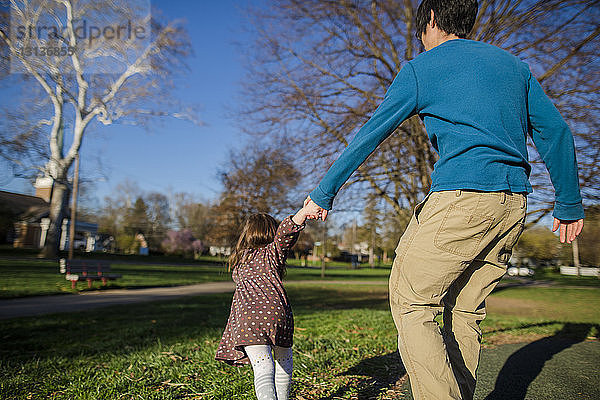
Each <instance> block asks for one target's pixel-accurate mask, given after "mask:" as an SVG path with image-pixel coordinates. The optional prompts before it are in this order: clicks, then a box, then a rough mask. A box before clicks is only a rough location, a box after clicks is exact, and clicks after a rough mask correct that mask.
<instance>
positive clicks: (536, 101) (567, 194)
mask: <svg viewBox="0 0 600 400" xmlns="http://www.w3.org/2000/svg"><path fill="white" fill-rule="evenodd" d="M528 89H529V90H528V93H527V103H528V104H527V105H528V110H529V123H530V129H531V136H532V138H533V143H534V144H535V147H536V148H537V150H538V152H539V153H540V156H541V157H542V160H544V164H545V165H546V168H547V169H548V172H549V173H550V179H551V180H552V184H553V186H554V191H555V202H554V212H553V213H552V215H553V216H554V224H553V229H552V230H553V231H556V230H557V229H560V241H561V242H563V243H564V242H565V240H566V241H567V242H568V243H571V241H573V240H575V238H576V237H577V235H579V233H580V232H581V229H582V228H583V217H584V213H583V205H582V202H581V194H580V191H579V177H578V174H577V157H576V156H575V144H574V141H573V134H572V133H571V130H570V129H569V126H568V125H567V123H566V122H565V121H564V119H563V118H562V117H561V115H560V113H559V112H558V110H557V109H556V107H554V105H553V104H552V102H551V101H550V99H549V98H548V96H546V94H545V93H544V90H543V89H542V87H541V86H540V84H539V82H538V81H537V79H535V77H533V76H531V75H530V78H529V88H528Z"/></svg>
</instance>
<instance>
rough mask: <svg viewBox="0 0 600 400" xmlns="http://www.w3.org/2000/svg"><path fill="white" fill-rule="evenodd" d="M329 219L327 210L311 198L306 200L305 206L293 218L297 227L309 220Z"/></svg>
mask: <svg viewBox="0 0 600 400" xmlns="http://www.w3.org/2000/svg"><path fill="white" fill-rule="evenodd" d="M325 218H327V210H324V209H322V208H321V207H319V206H318V205H317V204H316V203H315V202H314V201H312V200H311V199H310V196H309V197H307V198H306V200H304V206H303V207H302V208H301V209H300V211H298V212H297V213H296V215H294V216H293V217H292V221H294V223H295V224H297V225H302V224H303V223H304V222H305V221H306V220H307V219H321V220H323V221H325Z"/></svg>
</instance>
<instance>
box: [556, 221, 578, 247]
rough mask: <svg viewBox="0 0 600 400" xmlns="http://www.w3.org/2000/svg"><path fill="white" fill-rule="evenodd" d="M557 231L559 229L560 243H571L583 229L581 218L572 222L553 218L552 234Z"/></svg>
mask: <svg viewBox="0 0 600 400" xmlns="http://www.w3.org/2000/svg"><path fill="white" fill-rule="evenodd" d="M557 229H560V242H561V243H564V242H565V241H566V242H567V243H571V242H572V241H573V240H575V238H576V237H577V236H578V235H579V234H580V233H581V230H582V229H583V218H582V219H578V220H574V221H568V220H563V219H557V218H554V225H553V226H552V232H556V230H557Z"/></svg>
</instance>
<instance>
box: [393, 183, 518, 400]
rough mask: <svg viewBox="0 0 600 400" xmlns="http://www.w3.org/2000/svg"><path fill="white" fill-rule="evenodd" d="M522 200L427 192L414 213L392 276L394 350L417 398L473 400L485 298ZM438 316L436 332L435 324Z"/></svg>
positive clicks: (513, 233)
mask: <svg viewBox="0 0 600 400" xmlns="http://www.w3.org/2000/svg"><path fill="white" fill-rule="evenodd" d="M526 201H527V200H526V197H525V196H524V195H523V194H516V193H506V192H475V191H461V190H457V191H444V192H433V193H431V194H430V195H429V196H428V197H427V198H426V199H425V200H424V201H423V202H422V203H420V204H419V205H417V207H415V212H414V214H413V216H412V219H411V221H410V223H409V225H408V227H407V228H406V232H405V233H404V235H402V238H401V239H400V243H399V244H398V248H397V249H396V259H395V260H394V264H393V267H392V272H391V275H390V305H391V310H392V315H393V317H394V322H395V323H396V327H397V329H398V349H399V351H400V355H401V357H402V361H403V363H404V365H405V367H406V370H407V372H408V375H409V377H410V384H411V388H412V391H413V395H414V397H415V399H419V400H420V399H431V400H443V399H472V398H473V393H474V391H475V380H476V371H477V364H478V363H479V350H480V343H481V330H480V328H479V324H480V323H481V321H483V319H484V318H485V299H486V298H487V296H488V295H489V294H490V293H491V291H492V290H493V289H494V287H495V286H496V284H497V283H498V281H500V279H501V278H502V276H503V275H504V273H505V272H506V264H507V262H508V259H509V258H510V255H511V251H512V247H513V246H514V245H515V243H516V242H517V239H518V238H519V235H520V234H521V232H522V231H523V225H524V223H525V209H526ZM440 313H443V319H444V325H443V329H442V330H440V327H439V326H438V324H437V322H436V321H435V320H434V318H435V317H436V316H437V315H439V314H440Z"/></svg>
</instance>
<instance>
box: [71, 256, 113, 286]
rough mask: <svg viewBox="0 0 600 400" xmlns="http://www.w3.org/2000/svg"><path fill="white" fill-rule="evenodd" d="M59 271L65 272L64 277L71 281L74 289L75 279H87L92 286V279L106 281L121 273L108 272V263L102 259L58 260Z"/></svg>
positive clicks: (104, 282) (104, 283)
mask: <svg viewBox="0 0 600 400" xmlns="http://www.w3.org/2000/svg"><path fill="white" fill-rule="evenodd" d="M60 272H61V273H64V274H65V279H66V280H68V281H71V288H73V289H75V287H76V285H77V281H83V280H85V281H87V283H88V287H89V288H91V287H92V282H93V281H102V285H103V286H105V285H106V282H107V281H108V280H109V279H110V280H114V279H117V278H120V277H121V274H111V273H110V263H109V262H108V261H104V260H65V259H64V258H62V259H61V260H60Z"/></svg>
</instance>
